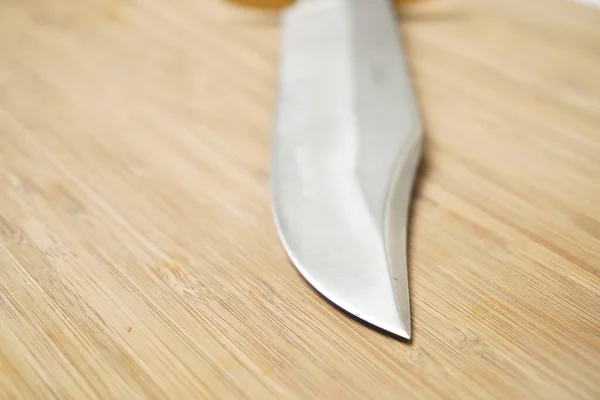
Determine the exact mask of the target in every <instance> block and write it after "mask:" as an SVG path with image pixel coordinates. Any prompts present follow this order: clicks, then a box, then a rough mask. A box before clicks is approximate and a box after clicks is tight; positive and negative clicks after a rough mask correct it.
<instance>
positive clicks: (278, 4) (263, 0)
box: [228, 0, 420, 8]
mask: <svg viewBox="0 0 600 400" xmlns="http://www.w3.org/2000/svg"><path fill="white" fill-rule="evenodd" d="M228 1H229V2H230V3H234V4H239V5H243V6H250V7H260V8H282V7H286V6H289V5H290V4H292V3H293V2H294V0H228ZM394 1H395V2H396V4H398V5H400V4H403V3H414V2H416V1H420V0H394Z"/></svg>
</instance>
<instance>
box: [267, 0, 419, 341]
mask: <svg viewBox="0 0 600 400" xmlns="http://www.w3.org/2000/svg"><path fill="white" fill-rule="evenodd" d="M394 10H395V8H394V7H393V6H392V4H391V3H390V1H389V0H298V1H297V2H296V3H294V4H293V5H291V6H289V7H288V8H286V9H285V10H284V11H283V12H282V17H281V22H282V28H281V29H282V33H281V51H280V59H279V76H278V82H277V86H278V94H277V105H276V112H275V115H276V118H275V124H274V134H273V142H272V155H271V166H270V168H271V173H270V180H271V197H272V204H273V212H274V218H275V223H276V226H277V230H278V233H279V237H280V239H281V242H282V244H283V247H284V248H285V250H286V252H287V254H288V256H289V258H290V260H291V261H292V263H293V264H294V265H295V266H296V268H297V269H298V270H299V271H300V273H301V274H302V275H303V276H304V278H305V279H306V280H307V281H308V282H309V283H310V284H311V285H312V286H313V287H314V288H315V289H316V290H317V291H318V292H320V293H321V294H322V295H324V296H325V297H326V298H327V299H329V300H330V301H331V302H333V303H334V304H336V305H337V306H339V307H341V308H342V309H343V310H345V311H347V312H348V313H350V314H352V315H354V316H356V317H358V318H359V319H361V320H363V321H365V322H367V323H369V324H372V325H375V326H377V327H379V328H381V329H384V330H385V331H388V332H390V333H393V334H395V335H398V336H400V337H403V338H407V339H410V336H411V318H410V298H409V284H408V273H407V255H406V248H407V224H408V213H409V204H410V198H411V191H412V187H413V181H414V179H415V175H416V170H417V166H418V163H419V160H420V156H421V148H422V136H423V135H422V130H421V126H420V121H419V116H418V110H417V105H416V102H415V97H414V94H413V90H412V87H411V83H410V79H409V74H408V71H407V67H406V65H405V60H404V56H403V52H402V47H401V42H400V40H399V36H398V32H397V26H396V20H395V13H394Z"/></svg>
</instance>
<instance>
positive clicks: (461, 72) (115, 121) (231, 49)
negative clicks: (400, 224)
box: [0, 0, 600, 400]
mask: <svg viewBox="0 0 600 400" xmlns="http://www.w3.org/2000/svg"><path fill="white" fill-rule="evenodd" d="M453 4H454V5H455V6H452V7H444V8H442V9H440V10H436V9H435V7H429V8H427V7H425V8H427V9H426V10H425V9H418V8H410V9H409V8H407V9H405V10H404V12H403V17H402V18H401V23H402V28H401V30H402V33H403V36H404V40H405V42H406V47H407V52H408V54H409V58H410V63H411V70H412V73H413V75H414V81H415V86H416V89H417V92H418V95H419V100H420V104H421V109H422V113H423V119H424V123H425V126H426V134H427V147H426V157H425V161H424V165H423V168H422V171H421V177H420V181H419V186H418V190H417V194H416V197H415V203H414V205H415V207H414V213H413V217H412V225H411V239H410V264H411V267H410V278H411V282H410V284H411V296H412V302H413V328H414V331H413V336H414V339H413V341H412V343H410V344H409V343H403V342H400V341H398V340H395V339H393V338H391V337H387V336H384V335H382V334H380V333H378V332H376V331H373V330H371V329H370V328H368V327H366V326H364V325H362V324H360V323H359V322H357V321H355V320H352V319H350V318H348V317H347V316H346V315H344V314H343V313H340V312H339V311H338V310H337V309H335V308H333V307H332V306H330V305H329V304H328V303H326V302H325V301H323V299H322V298H321V297H319V295H317V294H316V293H315V292H314V291H313V290H312V289H311V288H310V287H309V285H308V284H307V283H306V282H305V281H304V280H303V279H302V278H301V277H300V275H299V274H298V273H297V272H296V270H295V269H294V268H293V266H292V265H290V263H289V261H288V260H287V258H286V255H285V253H284V251H283V249H282V247H281V245H280V242H279V240H278V238H277V235H276V232H275V229H274V226H273V222H272V217H271V210H270V203H269V192H268V160H269V149H270V135H271V124H272V120H273V106H274V101H275V94H276V87H275V79H276V72H277V54H278V32H279V27H278V23H277V18H276V17H277V16H276V14H275V13H274V12H258V11H253V10H247V9H240V8H235V7H233V6H231V5H230V4H227V3H225V2H222V1H217V0H202V1H192V0H178V1H173V2H152V1H141V0H128V1H124V0H110V1H107V0H103V1H100V0H97V1H92V0H87V1H79V2H75V1H66V0H60V1H59V0H44V1H41V0H22V1H17V0H5V1H3V2H1V3H0V267H1V268H0V398H2V399H34V398H39V399H51V398H57V399H146V398H148V399H149V398H152V399H166V398H173V399H176V398H182V399H190V398H215V399H229V398H232V399H233V398H240V399H242V398H255V399H268V398H282V399H283V398H285V399H293V398H297V399H301V398H303V399H306V398H317V399H325V398H327V399H334V398H344V399H348V398H356V399H367V398H372V399H412V398H414V399H488V398H489V399H492V398H493V399H525V398H527V399H557V400H559V399H560V400H566V399H590V400H594V399H599V398H600V13H599V12H598V11H595V10H593V9H591V8H588V7H584V6H581V5H577V4H571V3H568V2H566V1H552V0H547V1H541V0H535V1H528V2H521V1H518V0H511V1H499V0H498V1H488V2H465V3H453ZM415 7H417V6H415Z"/></svg>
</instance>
